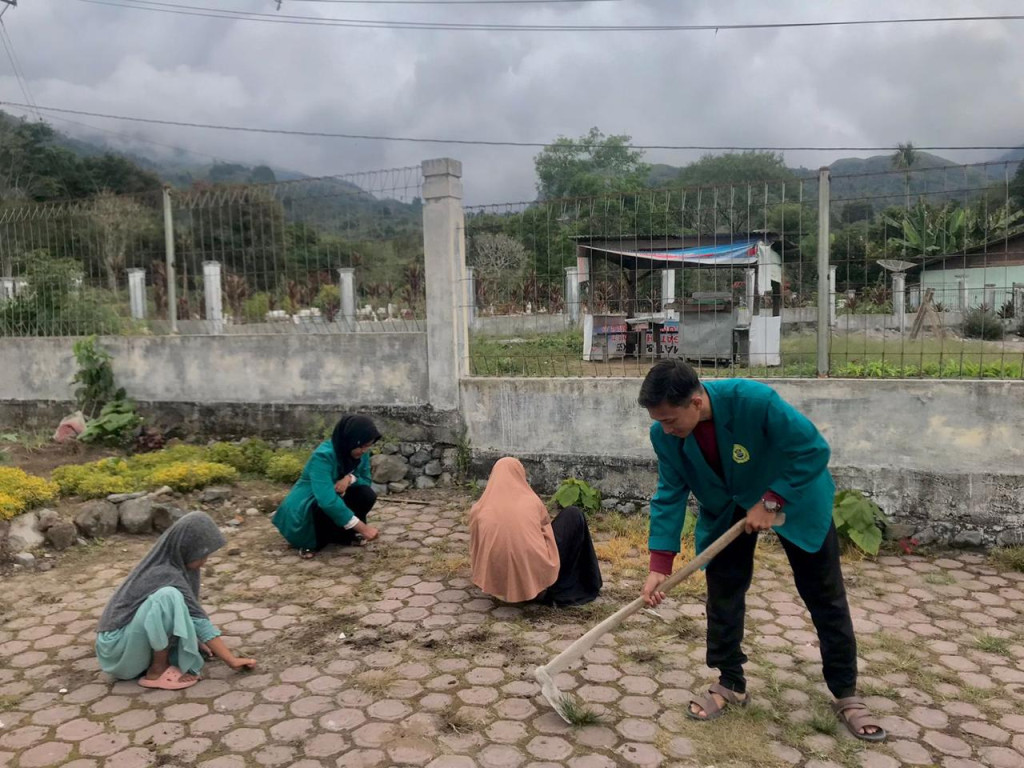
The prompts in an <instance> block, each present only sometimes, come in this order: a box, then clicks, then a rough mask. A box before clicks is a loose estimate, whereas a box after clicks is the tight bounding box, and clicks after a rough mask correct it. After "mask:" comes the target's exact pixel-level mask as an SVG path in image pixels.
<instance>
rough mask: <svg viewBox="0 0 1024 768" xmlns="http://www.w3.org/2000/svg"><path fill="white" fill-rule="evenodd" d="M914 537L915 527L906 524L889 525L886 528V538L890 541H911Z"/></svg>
mask: <svg viewBox="0 0 1024 768" xmlns="http://www.w3.org/2000/svg"><path fill="white" fill-rule="evenodd" d="M913 535H914V526H912V525H907V524H906V523H889V524H888V525H886V526H885V538H886V539H888V540H889V541H899V540H900V539H909V538H910V537H911V536H913Z"/></svg>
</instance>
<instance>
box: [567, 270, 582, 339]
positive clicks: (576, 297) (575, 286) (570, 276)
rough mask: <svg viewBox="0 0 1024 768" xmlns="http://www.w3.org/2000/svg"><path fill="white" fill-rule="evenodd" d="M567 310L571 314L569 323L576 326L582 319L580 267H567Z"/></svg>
mask: <svg viewBox="0 0 1024 768" xmlns="http://www.w3.org/2000/svg"><path fill="white" fill-rule="evenodd" d="M565 311H566V312H568V314H569V324H570V325H572V326H575V325H576V324H577V323H578V322H579V321H580V268H579V267H566V268H565Z"/></svg>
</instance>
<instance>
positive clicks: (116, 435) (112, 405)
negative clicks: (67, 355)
mask: <svg viewBox="0 0 1024 768" xmlns="http://www.w3.org/2000/svg"><path fill="white" fill-rule="evenodd" d="M74 353H75V360H76V361H77V362H78V372H77V373H76V374H75V377H74V378H73V379H72V380H71V383H72V384H78V385H79V386H78V387H77V389H75V400H77V401H78V407H79V408H81V409H82V412H83V413H86V414H88V415H89V416H90V417H91V416H93V415H94V414H95V413H96V411H97V409H99V412H100V415H99V416H98V417H96V418H95V419H92V420H91V421H89V423H88V424H87V426H86V428H85V431H84V432H83V433H82V434H81V436H80V437H79V440H81V441H82V442H84V443H101V444H104V445H117V446H124V445H127V444H128V442H129V441H130V439H131V438H132V437H133V436H134V435H135V433H136V432H138V430H139V427H140V426H141V425H142V418H141V417H140V416H139V415H138V413H136V412H135V403H134V402H132V401H131V400H128V399H127V398H126V396H125V391H124V388H119V387H118V386H117V385H116V384H115V382H114V368H113V366H112V365H111V361H112V360H113V357H111V355H110V353H109V352H107V351H106V350H104V349H102V348H100V347H99V346H97V344H96V337H95V336H90V337H89V338H86V339H82V340H80V341H77V342H75V345H74Z"/></svg>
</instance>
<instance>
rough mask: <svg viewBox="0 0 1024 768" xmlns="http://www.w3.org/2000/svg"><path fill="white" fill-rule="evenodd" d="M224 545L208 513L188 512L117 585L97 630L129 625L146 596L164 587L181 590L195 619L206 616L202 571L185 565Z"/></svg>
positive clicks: (108, 629)
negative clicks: (201, 590)
mask: <svg viewBox="0 0 1024 768" xmlns="http://www.w3.org/2000/svg"><path fill="white" fill-rule="evenodd" d="M224 544H225V540H224V534H222V533H221V532H220V529H219V528H218V527H217V524H216V523H215V522H213V520H211V519H210V517H209V515H207V514H205V513H204V512H190V513H189V514H187V515H185V516H184V517H183V518H181V519H180V520H179V521H178V522H176V523H175V524H174V525H172V526H171V527H170V528H168V529H167V530H166V531H165V532H164V535H163V536H161V537H160V538H159V539H158V540H157V542H156V544H154V545H153V549H151V550H150V551H149V554H148V555H146V557H145V558H143V560H142V562H141V563H139V564H138V565H137V566H135V570H134V571H132V572H131V573H130V574H129V575H128V578H127V579H125V580H124V583H123V584H121V586H120V587H118V590H117V592H115V593H114V596H113V597H112V598H110V602H109V603H107V607H106V608H105V609H104V611H103V615H102V616H100V626H99V629H98V630H97V631H98V632H110V631H112V630H115V629H120V628H121V627H124V626H127V625H128V624H129V623H130V622H131V620H132V619H133V618H134V617H135V612H136V611H137V610H139V606H141V605H142V604H143V603H144V602H146V598H148V597H149V596H150V595H152V594H153V593H154V592H156V591H157V590H158V589H160V588H162V587H174V588H175V589H177V590H178V591H179V592H181V594H182V596H183V597H184V598H185V604H186V605H187V606H188V612H189V615H190V616H192V618H194V619H205V618H207V616H206V612H205V611H204V610H203V607H202V606H201V605H200V604H199V571H198V570H195V571H190V570H189V569H188V568H186V567H185V566H186V564H188V563H191V562H194V561H196V560H202V559H203V558H204V557H208V556H209V555H211V554H212V553H214V552H216V551H217V550H218V549H220V548H221V547H223V546H224Z"/></svg>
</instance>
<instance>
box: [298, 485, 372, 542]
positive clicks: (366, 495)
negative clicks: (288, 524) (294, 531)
mask: <svg viewBox="0 0 1024 768" xmlns="http://www.w3.org/2000/svg"><path fill="white" fill-rule="evenodd" d="M342 500H343V501H344V502H345V506H346V507H348V508H349V509H351V510H352V514H354V515H355V516H356V517H358V518H359V519H360V520H362V521H363V522H364V523H365V522H366V518H367V517H368V516H369V514H370V510H371V509H373V505H374V504H376V503H377V493H376V492H375V491H374V490H373V488H371V487H370V486H368V485H350V486H349V488H348V490H347V491H345V495H344V496H342ZM313 529H314V530H315V531H316V548H317V550H321V549H323V548H324V547H326V546H327V545H328V544H355V543H356V541H357V540H358V539H357V538H356V532H355V531H354V530H345V529H344V528H342V527H341V526H339V525H338V524H337V523H335V522H334V521H333V520H331V518H329V517H328V516H327V514H326V513H325V512H324V511H323V510H322V509H320V506H319V505H318V504H317V503H316V502H313Z"/></svg>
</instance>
